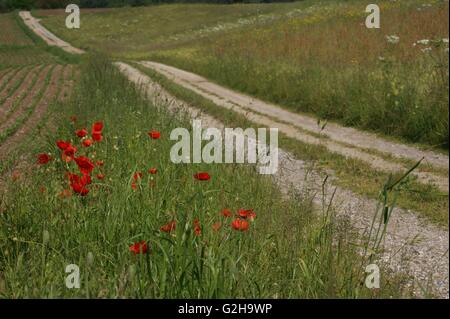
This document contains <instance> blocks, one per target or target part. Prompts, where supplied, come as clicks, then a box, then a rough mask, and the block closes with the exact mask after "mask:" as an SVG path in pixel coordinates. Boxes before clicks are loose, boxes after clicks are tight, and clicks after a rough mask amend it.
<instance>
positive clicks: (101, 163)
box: [95, 161, 105, 166]
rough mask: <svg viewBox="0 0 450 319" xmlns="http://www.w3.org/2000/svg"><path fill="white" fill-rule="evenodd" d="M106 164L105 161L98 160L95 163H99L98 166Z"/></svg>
mask: <svg viewBox="0 0 450 319" xmlns="http://www.w3.org/2000/svg"><path fill="white" fill-rule="evenodd" d="M104 164H105V162H104V161H97V162H96V163H95V165H97V166H103V165H104Z"/></svg>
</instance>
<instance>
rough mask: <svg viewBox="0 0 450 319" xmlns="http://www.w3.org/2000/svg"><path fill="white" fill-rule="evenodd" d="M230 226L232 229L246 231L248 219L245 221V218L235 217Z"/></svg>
mask: <svg viewBox="0 0 450 319" xmlns="http://www.w3.org/2000/svg"><path fill="white" fill-rule="evenodd" d="M231 227H233V229H235V230H240V231H247V230H248V227H249V224H248V221H246V220H245V219H240V218H236V219H235V220H233V222H232V223H231Z"/></svg>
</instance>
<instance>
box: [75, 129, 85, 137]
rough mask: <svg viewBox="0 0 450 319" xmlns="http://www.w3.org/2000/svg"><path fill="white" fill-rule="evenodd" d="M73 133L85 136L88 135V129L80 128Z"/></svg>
mask: <svg viewBox="0 0 450 319" xmlns="http://www.w3.org/2000/svg"><path fill="white" fill-rule="evenodd" d="M75 134H76V135H77V136H78V137H85V136H86V135H88V131H86V130H85V129H81V130H78V131H75Z"/></svg>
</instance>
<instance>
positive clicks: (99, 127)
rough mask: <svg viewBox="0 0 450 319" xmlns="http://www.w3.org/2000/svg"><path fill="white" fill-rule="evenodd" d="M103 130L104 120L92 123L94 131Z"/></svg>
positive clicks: (99, 131)
mask: <svg viewBox="0 0 450 319" xmlns="http://www.w3.org/2000/svg"><path fill="white" fill-rule="evenodd" d="M102 130H103V123H102V122H95V123H94V124H92V133H101V132H102Z"/></svg>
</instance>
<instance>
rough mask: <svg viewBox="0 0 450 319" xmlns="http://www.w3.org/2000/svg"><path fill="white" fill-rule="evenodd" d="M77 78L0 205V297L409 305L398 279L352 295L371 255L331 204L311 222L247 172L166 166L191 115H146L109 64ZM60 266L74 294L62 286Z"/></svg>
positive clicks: (156, 111) (307, 206)
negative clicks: (394, 299) (388, 300)
mask: <svg viewBox="0 0 450 319" xmlns="http://www.w3.org/2000/svg"><path fill="white" fill-rule="evenodd" d="M81 67H82V71H81V74H82V75H81V78H80V81H78V82H77V83H78V85H77V86H76V88H75V91H74V93H73V97H72V99H71V100H70V102H66V103H65V104H64V107H62V105H61V104H55V105H54V106H53V107H52V110H53V112H54V115H53V116H56V123H58V126H57V128H56V131H54V132H53V133H52V134H48V135H47V137H46V138H44V139H43V143H41V144H39V149H35V152H39V153H36V156H37V155H39V156H38V157H37V158H38V159H39V161H38V162H39V163H40V164H38V165H37V167H36V168H35V169H33V170H29V169H27V170H25V171H24V172H18V173H17V174H16V176H15V178H14V180H13V181H10V182H9V183H8V186H7V191H6V192H4V193H3V195H2V202H1V206H0V211H1V214H0V216H1V220H0V238H1V241H0V247H1V249H0V251H1V255H0V269H1V276H0V282H1V285H0V295H1V296H2V297H7V298H21V297H50V298H53V297H98V298H100V297H113V298H122V297H155V298H205V297H215V298H221V297H228V298H229V297H242V298H250V297H258V298H266V297H267V298H268V297H271V298H283V297H284V298H294V297H296V298H319V297H342V298H343V297H351V298H355V297H380V296H385V297H386V296H400V295H405V294H408V289H407V288H404V289H405V290H403V288H402V285H401V283H402V277H398V276H393V275H392V276H391V275H386V276H385V277H384V279H383V287H384V288H383V289H382V290H369V289H367V288H365V286H361V282H362V281H363V280H364V278H365V273H364V267H363V265H365V264H366V263H367V262H369V260H374V259H375V258H376V255H374V254H373V253H370V252H369V253H367V254H365V255H364V254H363V255H361V254H360V253H358V251H359V249H363V250H364V249H365V248H364V247H368V246H366V243H365V241H364V240H363V239H356V238H355V237H354V236H352V233H353V231H352V229H351V227H350V226H349V225H345V224H340V223H338V222H337V221H336V220H335V219H334V218H333V216H334V212H333V210H332V209H331V208H330V207H329V206H328V203H327V204H326V205H324V207H323V212H322V214H316V213H313V209H312V206H311V196H312V195H311V194H306V193H305V194H303V193H292V194H290V195H289V196H287V197H286V196H283V195H282V194H281V193H280V191H279V190H278V189H277V188H276V187H275V185H274V184H273V182H272V181H271V179H270V178H267V177H263V176H261V175H259V174H258V173H257V172H256V171H255V169H254V168H252V167H251V166H242V165H217V164H215V165H206V164H197V165H175V164H173V163H171V161H170V160H169V159H168V156H169V155H168V154H169V153H170V147H171V145H172V142H171V141H169V139H168V136H169V133H170V131H171V130H172V129H173V128H175V127H189V122H188V120H187V118H184V117H183V116H181V117H177V118H174V117H173V115H171V114H169V113H168V112H167V110H166V109H165V107H164V105H151V103H150V102H149V101H148V100H146V99H144V98H143V97H142V95H141V94H140V91H139V90H138V89H137V88H136V87H134V86H133V85H132V84H130V83H129V82H128V80H127V79H126V78H124V77H123V76H122V75H121V74H119V73H118V71H117V69H115V68H114V67H113V66H112V65H111V64H110V63H109V62H108V61H107V60H106V59H104V58H98V57H92V58H90V59H89V60H88V61H86V62H84V63H83V64H82V66H81ZM57 110H59V111H57ZM111 110H114V112H112V111H111ZM55 114H56V115H55ZM117 114H119V115H120V116H117ZM99 122H101V124H99ZM94 123H96V124H94ZM91 127H92V130H91ZM83 128H86V131H87V132H86V134H88V135H87V136H84V137H79V136H83V135H84V134H81V133H79V132H78V131H79V130H81V129H83ZM76 133H77V134H76ZM91 133H92V137H90V135H91ZM95 134H100V135H101V140H99V139H98V138H95V137H94V135H95ZM86 139H90V140H92V139H94V142H93V143H92V144H89V145H90V146H86V143H85V142H84V141H85V140H86ZM58 141H59V142H58ZM62 142H65V146H64V144H63V143H62ZM67 143H70V147H75V148H76V149H77V151H76V153H75V154H73V153H72V152H73V150H72V152H71V151H68V147H69V146H68V145H67ZM71 156H72V157H73V159H71ZM68 158H69V160H68ZM34 162H35V160H32V162H30V163H29V165H33V166H34V165H36V164H34ZM75 162H76V163H77V164H76V163H75ZM81 162H83V163H81ZM80 169H81V170H82V171H83V170H87V171H88V173H89V174H88V176H92V177H91V178H90V179H89V181H87V180H85V181H84V182H82V175H80V173H79V170H80ZM201 172H203V173H207V174H208V177H209V178H198V176H197V175H196V174H198V173H201ZM85 173H86V171H85ZM75 176H77V177H75ZM237 176H239V178H236V177H237ZM196 177H197V178H196ZM374 213H376V212H374ZM236 220H239V221H238V222H236ZM367 251H369V250H367ZM69 264H77V265H78V266H79V267H80V269H81V273H82V284H81V289H72V290H71V289H66V287H65V286H64V279H65V276H66V275H67V274H66V273H65V271H64V270H65V267H66V266H67V265H69ZM386 272H387V274H389V271H388V270H386ZM403 279H404V278H403Z"/></svg>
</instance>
